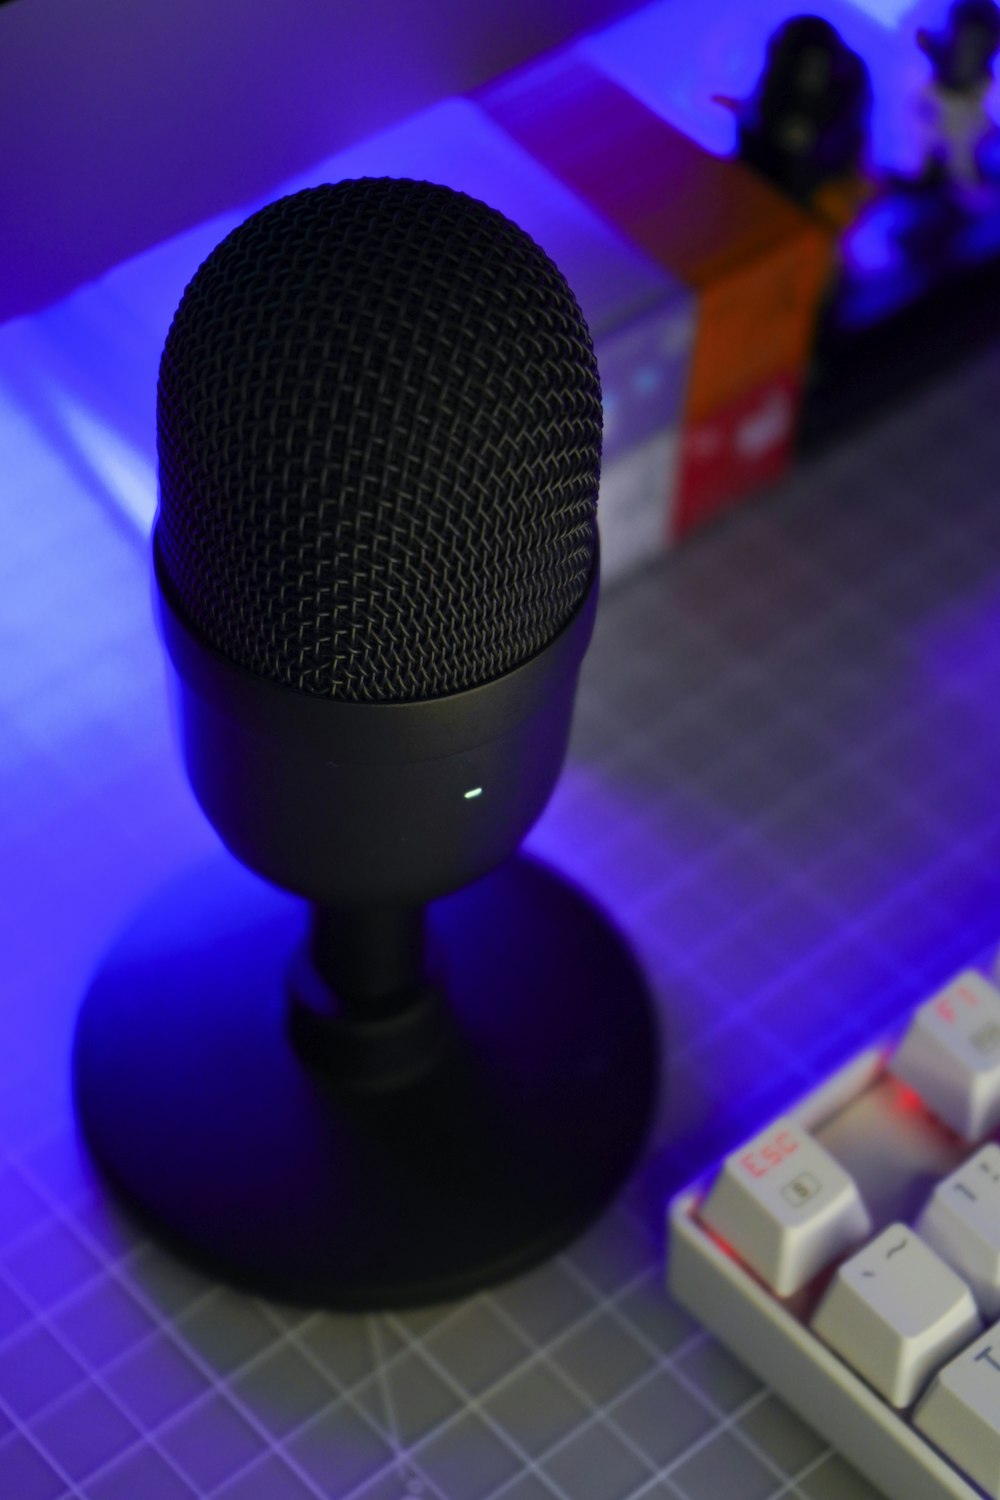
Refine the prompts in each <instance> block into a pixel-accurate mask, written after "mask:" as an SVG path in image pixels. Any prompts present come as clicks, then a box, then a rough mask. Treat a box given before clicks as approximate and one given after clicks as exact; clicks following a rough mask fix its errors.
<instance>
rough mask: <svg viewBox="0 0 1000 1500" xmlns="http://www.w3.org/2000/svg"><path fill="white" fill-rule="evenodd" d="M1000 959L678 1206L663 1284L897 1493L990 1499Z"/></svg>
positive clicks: (960, 978)
mask: <svg viewBox="0 0 1000 1500" xmlns="http://www.w3.org/2000/svg"><path fill="white" fill-rule="evenodd" d="M998 1140H1000V962H998V963H994V964H993V965H992V966H991V965H988V964H983V965H982V966H979V967H975V968H969V969H966V970H964V971H963V972H961V973H959V974H957V975H955V977H954V978H953V979H952V980H951V981H949V983H948V984H946V985H944V986H943V987H942V989H941V990H939V991H938V992H937V993H935V994H933V995H931V996H930V997H928V998H927V999H926V1000H924V1001H923V1002H922V1003H921V1004H919V1005H917V1006H916V1007H915V1008H914V1010H913V1012H912V1013H911V1014H910V1015H909V1016H908V1017H907V1018H906V1020H905V1022H904V1024H903V1025H902V1026H901V1027H900V1028H899V1029H897V1030H896V1031H895V1032H894V1034H893V1035H891V1036H889V1037H886V1038H883V1039H882V1040H881V1041H880V1042H879V1043H878V1044H877V1045H874V1046H872V1047H870V1048H868V1049H866V1050H865V1051H864V1052H863V1053H861V1054H860V1055H858V1056H856V1057H854V1058H852V1059H851V1060H850V1061H849V1062H848V1063H846V1064H845V1065H844V1066H842V1067H841V1068H839V1069H838V1070H837V1071H836V1072H835V1073H833V1074H832V1075H831V1076H830V1077H828V1078H827V1079H825V1080H824V1081H823V1082H822V1083H821V1084H820V1085H819V1086H818V1087H816V1088H814V1089H812V1090H811V1091H810V1092H809V1093H808V1094H807V1095H806V1096H805V1097H804V1098H802V1099H800V1100H799V1101H798V1102H797V1103H796V1104H794V1105H793V1106H792V1107H791V1108H790V1109H788V1110H787V1111H786V1113H785V1114H783V1115H782V1116H781V1117H780V1118H778V1119H775V1120H771V1121H769V1122H768V1124H767V1125H766V1126H765V1127H764V1128H763V1129H761V1130H760V1131H758V1132H757V1134H756V1135H754V1136H753V1137H752V1138H751V1139H750V1140H747V1141H745V1142H744V1143H743V1144H742V1145H741V1146H740V1147H739V1148H738V1149H737V1150H735V1151H733V1152H731V1153H730V1154H729V1155H728V1156H727V1157H726V1158H725V1160H724V1161H723V1162H722V1163H721V1164H720V1165H719V1166H718V1167H717V1168H716V1169H715V1170H713V1171H712V1172H709V1173H707V1174H706V1175H705V1176H704V1177H702V1178H701V1179H699V1180H698V1181H697V1182H695V1183H692V1184H691V1185H690V1186H689V1187H688V1188H686V1189H685V1190H684V1191H683V1192H681V1193H679V1194H678V1195H677V1196H676V1197H675V1198H674V1199H673V1201H672V1202H671V1204H670V1208H669V1215H668V1259H667V1273H668V1282H669V1286H670V1290H671V1292H672V1293H673V1295H674V1296H675V1297H676V1298H677V1300H678V1301H679V1302H680V1303H682V1304H683V1306H684V1307H686V1308H687V1309H688V1311H689V1312H691V1313H692V1314H693V1315H694V1316H695V1317H696V1318H697V1319H698V1320H699V1321H700V1322H701V1323H703V1324H704V1326H705V1327H706V1328H707V1329H709V1330H710V1332H712V1333H713V1334H714V1335H715V1336H716V1337H717V1338H718V1339H719V1340H720V1342H721V1343H723V1344H725V1345H726V1346H727V1347H728V1348H730V1349H731V1350H732V1351H733V1353H734V1354H735V1355H736V1356H737V1357H738V1358H739V1359H741V1360H742V1361H743V1362H744V1363H745V1364H746V1365H747V1366H749V1367H750V1368H751V1369H753V1370H754V1371H756V1373H757V1374H758V1375H759V1376H760V1377H761V1379H763V1380H765V1381H766V1382H767V1383H768V1384H769V1385H770V1386H771V1387H772V1388H773V1389H774V1390H775V1391H777V1393H778V1394H779V1395H780V1396H781V1397H782V1398H783V1400H784V1401H786V1402H787V1404H788V1405H789V1406H790V1407H791V1408H792V1409H793V1410H795V1411H796V1412H798V1414H799V1415H800V1416H801V1417H802V1418H803V1419H804V1420H805V1421H806V1422H808V1423H809V1424H810V1425H811V1426H812V1427H814V1428H815V1429H816V1430H817V1431H818V1432H820V1433H822V1434H823V1436H824V1437H825V1438H826V1439H827V1440H828V1441H829V1442H830V1443H832V1444H833V1446H834V1447H836V1448H837V1449H839V1451H840V1452H841V1453H842V1454H843V1455H844V1457H845V1458H846V1459H848V1460H849V1461H850V1462H851V1463H853V1464H854V1465H855V1467H856V1468H858V1469H859V1470H860V1471H861V1472H862V1473H863V1474H864V1475H865V1476H866V1477H867V1478H868V1479H869V1480H870V1481H871V1482H872V1483H873V1484H874V1485H876V1486H877V1487H878V1488H879V1489H881V1490H882V1491H883V1492H884V1493H885V1495H886V1496H888V1497H889V1500H944V1497H954V1500H959V1497H960V1500H982V1496H983V1495H988V1496H992V1497H1000V1144H998Z"/></svg>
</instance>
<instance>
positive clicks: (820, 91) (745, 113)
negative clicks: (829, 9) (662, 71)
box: [716, 15, 872, 224]
mask: <svg viewBox="0 0 1000 1500" xmlns="http://www.w3.org/2000/svg"><path fill="white" fill-rule="evenodd" d="M716 97H717V100H718V102H719V103H725V104H728V105H729V107H730V108H732V109H733V110H734V111H735V113H736V120H737V155H738V157H739V159H740V160H741V161H743V162H746V164H747V165H748V166H750V167H753V168H754V169H755V170H756V171H758V172H760V173H761V175H762V176H764V177H766V178H767V179H768V180H769V181H770V182H773V183H774V184H775V186H776V187H778V188H780V189H781V190H782V192H784V193H787V194H788V196H789V197H791V198H794V199H795V200H796V201H797V202H799V203H801V204H803V205H805V206H808V207H811V208H816V209H819V211H820V212H823V213H824V214H825V216H827V217H831V218H833V219H834V220H835V221H837V222H838V223H839V224H840V223H845V222H848V221H849V220H850V218H852V217H853V214H854V211H855V209H856V208H857V206H858V204H859V202H860V201H861V200H863V198H864V197H865V196H866V195H867V186H866V181H865V177H864V164H865V159H866V156H867V149H868V140H869V134H870V119H871V105H872V91H871V81H870V78H869V74H868V69H867V67H866V66H865V64H864V62H863V61H862V59H861V58H860V57H859V56H858V54H857V53H856V52H853V51H852V50H851V49H850V47H848V46H847V44H846V42H845V41H844V40H843V38H842V37H841V36H840V34H839V32H838V31H836V30H835V28H834V27H833V26H831V25H830V23H829V22H828V21H824V20H822V19H821V18H820V17H819V16H810V15H803V16H793V17H791V19H790V20H788V21H785V22H784V23H783V24H782V25H781V26H779V27H778V29H777V30H776V31H775V32H773V33H772V35H771V37H770V39H769V40H768V44H767V52H766V54H765V58H764V67H763V70H762V71H761V75H760V78H759V79H758V81H757V85H756V87H755V89H754V91H753V93H752V94H751V95H750V97H749V98H748V99H744V100H732V99H724V98H719V97H718V96H716Z"/></svg>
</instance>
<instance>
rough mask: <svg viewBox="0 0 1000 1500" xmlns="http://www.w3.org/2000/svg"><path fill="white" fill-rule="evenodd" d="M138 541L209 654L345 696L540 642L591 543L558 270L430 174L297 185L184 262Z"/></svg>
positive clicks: (458, 674) (456, 670)
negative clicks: (151, 551)
mask: <svg viewBox="0 0 1000 1500" xmlns="http://www.w3.org/2000/svg"><path fill="white" fill-rule="evenodd" d="M157 442H158V452H159V466H160V508H159V512H158V516H157V523H156V546H157V551H158V555H159V559H160V565H161V569H162V572H163V574H164V575H165V579H166V582H167V585H168V586H169V588H170V590H171V594H172V597H173V600H174V602H175V604H176V605H178V606H179V608H180V610H181V612H182V613H183V614H184V615H185V616H186V618H187V619H188V621H189V623H190V624H192V625H193V626H194V627H195V628H196V629H197V630H198V631H200V632H201V634H202V636H203V637H204V638H205V639H207V640H208V642H209V643H210V644H211V645H212V646H214V647H215V648H216V649H217V650H218V651H220V652H222V653H223V654H224V655H226V656H227V657H229V658H230V659H231V660H232V661H235V662H237V663H239V664H240V665H241V666H244V667H247V668H249V669H250V670H251V671H252V672H254V673H256V674H258V675H260V676H262V677H267V678H270V679H272V680H274V681H277V682H281V683H284V684H286V685H288V686H290V687H294V688H297V689H299V690H301V691H304V692H309V693H314V694H317V695H321V696H326V697H336V698H343V699H347V700H352V701H358V702H381V703H388V702H401V701H413V700H416V699H421V698H432V697H438V696H442V695H445V694H448V693H454V692H459V691H461V690H463V689H465V688H469V687H475V686H479V685H480V684H483V683H486V682H489V681H491V680H492V679H493V678H495V677H498V676H500V675H502V674H503V673H504V672H507V671H510V670H511V669H512V668H514V667H516V666H518V665H520V664H521V663H522V662H524V661H526V660H527V659H528V658H529V657H531V656H532V655H534V654H535V653H536V652H537V651H539V650H540V649H541V648H542V647H544V646H545V645H547V644H548V642H549V641H551V640H552V639H553V638H554V637H555V636H556V635H557V634H558V632H559V631H560V629H561V628H562V627H563V626H564V625H565V624H566V623H567V621H568V620H569V618H570V616H571V615H572V614H573V612H574V611H575V609H576V607H577V606H578V605H579V603H580V602H581V600H582V598H583V596H584V594H585V593H586V590H587V587H588V584H589V581H590V577H591V574H592V570H593V565H594V557H595V548H596V501H597V485H598V475H599V466H600V445H601V396H600V383H599V379H598V374H597V365H596V362H595V359H594V353H593V348H592V345H591V341H590V336H589V333H588V330H587V325H586V323H585V321H584V318H583V315H582V313H581V312H580V310H579V307H578V306H577V303H576V301H575V299H574V297H573V294H572V292H571V291H570V289H569V287H568V286H567V284H566V282H565V281H564V279H563V277H562V275H561V274H560V272H559V271H558V270H557V269H556V267H555V266H554V265H553V264H552V262H551V261H550V260H549V259H548V257H547V256H546V255H545V254H544V252H543V251H541V250H540V249H539V247H538V246H537V245H536V244H535V243H534V241H533V240H531V239H530V238H529V237H528V236H527V235H526V234H525V233H524V232H523V231H522V230H520V229H519V228H517V227H516V226H515V225H514V224H512V223H510V221H509V220H507V219H506V218H504V217H503V216H502V215H501V214H499V213H497V212H496V211H495V210H493V209H490V208H487V207H486V206H485V205H484V204H482V203H479V202H477V201H475V200H474V199H472V198H468V197H466V196H465V195H464V194H460V193H455V192H453V191H451V190H450V189H448V188H443V187H435V186H432V185H431V184H429V183H421V182H409V181H399V180H394V179H368V178H366V179H361V180H358V181H348V182H342V183H339V184H337V185H335V186H326V187H317V188H310V189H308V190H307V191H305V192H301V193H296V194H294V195H293V196H291V197H287V198H283V199H281V200H279V201H278V202H277V203H273V204H271V205H270V206H268V207H267V208H265V209H263V210H262V211H261V212H259V213H256V214H254V215H253V216H252V217H251V218H249V219H248V220H247V221H246V223H244V224H243V225H241V226H240V228H238V229H236V230H235V231H234V232H233V233H232V234H230V235H229V236H228V238H226V239H225V240H223V242H222V243H221V244H220V245H219V246H218V247H217V248H216V249H215V250H214V251H213V252H212V254H211V255H210V256H209V257H208V259H207V260H206V261H205V262H204V264H203V265H202V266H201V267H200V268H199V270H198V271H197V272H196V274H195V276H194V278H193V279H192V281H191V282H190V284H189V285H188V287H187V289H186V291H185V293H184V296H183V297H182V299H181V303H180V306H179V307H178V309H177V312H176V314H175V316H174V320H173V323H172V324H171V327H170V331H169V333H168V335H167V340H166V345H165V347H164V351H163V358H162V362H161V365H160V380H159V390H158V401H157Z"/></svg>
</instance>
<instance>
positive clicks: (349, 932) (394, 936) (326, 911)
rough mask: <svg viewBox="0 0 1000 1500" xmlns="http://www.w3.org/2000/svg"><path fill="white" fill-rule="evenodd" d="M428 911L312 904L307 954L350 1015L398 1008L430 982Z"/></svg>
mask: <svg viewBox="0 0 1000 1500" xmlns="http://www.w3.org/2000/svg"><path fill="white" fill-rule="evenodd" d="M424 926H425V924H424V908H423V907H421V906H414V907H377V908H374V909H357V910H350V909H346V908H335V907H327V906H314V907H313V914H312V927H311V932H310V937H309V956H310V958H311V959H312V963H313V967H314V969H315V971H316V973H317V975H318V976H319V977H320V978H321V979H322V980H323V981H324V982H325V983H326V984H327V985H329V987H330V989H331V991H332V992H333V993H334V994H335V995H336V996H338V998H339V1000H340V1001H341V1003H342V1005H343V1007H344V1010H345V1012H346V1013H349V1014H355V1015H357V1017H358V1019H362V1018H363V1017H374V1016H376V1015H378V1014H380V1013H381V1012H382V1011H384V1010H386V1009H391V1010H395V1009H398V1008H399V1005H400V1003H401V1002H402V1003H403V1004H405V1001H404V1000H403V997H404V995H405V994H407V993H413V992H415V991H417V990H418V989H420V988H422V987H423V986H425V984H426V975H425V971H424V962H425V956H424V935H425V934H424Z"/></svg>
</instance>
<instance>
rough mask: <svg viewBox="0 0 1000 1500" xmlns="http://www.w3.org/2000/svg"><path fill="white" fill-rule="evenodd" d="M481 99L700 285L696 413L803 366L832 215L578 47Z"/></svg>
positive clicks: (688, 416) (632, 233) (617, 221)
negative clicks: (794, 198)
mask: <svg viewBox="0 0 1000 1500" xmlns="http://www.w3.org/2000/svg"><path fill="white" fill-rule="evenodd" d="M478 102H479V103H480V104H481V105H482V106H483V107H484V108H485V109H486V110H487V111H488V113H489V114H491V115H492V117H493V118H494V119H495V120H496V121H497V123H498V124H500V125H502V126H503V128H504V129H505V130H506V131H507V132H508V134H510V135H511V136H512V137H513V138H514V139H515V140H516V141H517V142H518V143H519V144H520V145H522V146H524V147H526V148H527V149H528V150H529V151H530V152H531V154H532V155H533V156H534V157H535V158H536V160H538V161H539V162H541V163H542V164H543V165H544V166H546V167H547V168H548V169H549V170H550V171H551V172H553V173H554V174H555V175H556V176H557V177H560V178H562V180H563V181H564V182H566V183H567V184H568V185H569V186H570V187H572V188H573V189H574V191H575V192H576V193H578V194H579V196H580V197H581V198H582V199H583V200H584V201H585V202H587V203H590V204H591V205H592V206H593V207H594V208H596V209H597V210H598V212H600V213H601V214H603V216H604V217H605V218H606V219H608V220H610V221H611V223H613V224H614V225H615V226H617V228H618V229H619V230H620V231H621V232H622V233H623V234H624V235H625V236H626V237H627V238H628V239H630V240H631V241H632V242H633V243H634V244H635V245H637V246H638V247H639V248H640V249H642V250H644V251H645V252H646V254H647V255H649V256H650V258H651V259H653V260H655V261H656V262H658V263H659V264H660V265H661V266H662V267H663V268H664V269H665V270H667V271H668V272H669V273H670V274H671V275H672V276H674V277H676V278H677V279H678V280H680V281H681V282H683V283H685V284H686V285H687V286H689V287H690V288H691V289H692V290H693V291H694V292H695V293H696V294H697V297H698V319H697V329H696V333H695V342H694V349H693V352H692V356H691V368H690V371H689V376H688V386H687V397H686V403H685V421H686V422H690V421H699V420H700V419H702V418H703V417H706V416H708V415H709V414H711V413H712V412H714V411H716V410H718V409H720V408H723V407H728V406H729V405H730V404H731V403H732V402H734V401H737V400H738V399H739V398H740V397H742V396H744V395H747V394H748V393H749V392H751V391H752V390H754V389H756V388H759V387H760V386H761V385H762V384H763V383H764V382H766V381H767V380H769V379H771V378H773V377H775V376H779V375H780V376H789V377H802V376H804V373H805V368H806V365H807V363H808V360H809V357H810V352H811V349H812V342H813V335H814V328H815V323H816V316H817V312H818V309H819V305H820V302H821V299H822V295H823V290H824V287H825V286H826V284H827V280H828V277H829V274H830V270H831V266H832V252H833V244H834V237H833V231H832V230H831V229H830V228H828V227H827V226H825V225H824V224H822V223H820V222H819V221H818V220H817V219H814V218H811V217H810V216H809V215H807V214H805V213H803V212H802V211H801V210H800V209H798V208H797V207H796V206H795V205H794V204H792V203H790V202H788V201H787V200H786V199H785V198H784V197H782V196H781V194H780V193H778V192H777V191H776V190H775V189H774V188H772V187H770V186H769V185H768V184H767V183H766V182H764V181H763V180H761V179H760V178H758V177H757V175H756V174H755V173H753V172H751V171H750V170H748V169H747V168H745V167H743V166H742V165H741V164H740V163H739V162H736V161H731V160H727V159H724V158H722V157H718V156H713V155H712V153H711V152H710V151H706V150H705V148H704V147H703V146H700V145H698V144H697V143H696V142H695V141H692V140H690V139H689V138H688V137H687V136H686V135H684V134H683V132H682V131H680V130H678V129H677V128H676V127H675V126H673V125H671V124H670V123H669V122H668V121H666V120H664V119H662V118H661V117H660V116H659V115H656V114H654V113H653V111H652V110H650V109H648V108H647V107H646V106H645V105H644V104H643V103H641V102H640V101H639V100H638V99H636V98H635V97H634V96H633V95H632V94H630V93H628V92H627V90H625V89H623V88H622V87H621V86H620V85H619V84H617V83H615V82H614V81H613V80H611V79H610V78H608V77H607V76H606V75H604V74H603V73H601V72H600V71H598V69H596V68H595V67H593V66H592V65H591V64H589V63H587V62H585V61H583V60H581V59H580V58H579V57H577V56H574V55H573V54H572V53H561V54H559V55H557V56H556V57H553V58H550V59H545V60H543V61H541V62H539V63H534V64H531V65H529V66H527V67H525V68H522V69H521V70H519V71H518V72H516V73H513V74H510V75H508V76H507V77H505V78H502V79H499V80H497V81H496V82H495V83H493V84H490V85H488V86H487V87H486V88H485V89H483V90H482V91H481V92H480V94H479V95H478Z"/></svg>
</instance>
